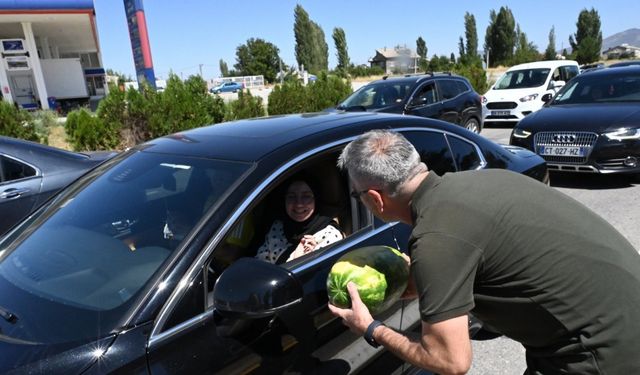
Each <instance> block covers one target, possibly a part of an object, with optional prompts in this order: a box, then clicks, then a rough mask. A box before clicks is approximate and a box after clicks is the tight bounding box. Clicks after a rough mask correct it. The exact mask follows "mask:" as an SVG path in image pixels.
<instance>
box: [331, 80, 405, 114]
mask: <svg viewBox="0 0 640 375" xmlns="http://www.w3.org/2000/svg"><path fill="white" fill-rule="evenodd" d="M413 84H414V82H391V81H380V82H376V83H371V84H368V85H366V86H364V87H362V88H360V89H359V90H357V91H356V92H354V93H353V94H351V95H350V96H349V97H348V98H347V99H345V100H344V102H342V103H341V104H340V107H341V108H343V109H348V108H353V107H364V108H365V109H375V108H381V107H386V106H389V105H392V104H397V103H400V102H402V101H403V100H404V98H405V97H406V96H407V95H408V94H409V93H410V92H411V87H412V86H413Z"/></svg>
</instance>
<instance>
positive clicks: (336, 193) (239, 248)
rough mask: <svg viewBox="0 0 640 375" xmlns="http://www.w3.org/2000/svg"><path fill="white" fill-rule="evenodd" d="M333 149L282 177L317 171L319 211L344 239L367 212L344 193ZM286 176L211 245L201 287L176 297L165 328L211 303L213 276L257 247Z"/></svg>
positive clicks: (366, 223) (368, 220) (367, 219)
mask: <svg viewBox="0 0 640 375" xmlns="http://www.w3.org/2000/svg"><path fill="white" fill-rule="evenodd" d="M338 154H339V152H338V151H332V152H330V153H328V154H326V155H323V156H321V157H320V158H319V159H318V158H315V159H314V160H312V161H307V163H301V164H300V165H298V167H297V168H292V169H291V170H290V171H289V173H288V174H287V176H291V175H294V174H296V173H299V172H301V171H305V172H307V173H316V174H318V175H321V176H323V178H322V181H321V186H320V187H319V188H318V194H319V195H320V196H321V198H320V199H318V201H322V206H323V213H324V214H326V215H330V216H331V217H333V218H334V219H335V220H336V222H337V223H338V225H339V228H340V230H341V231H342V232H343V234H344V236H345V238H348V237H349V236H350V235H353V234H354V233H356V232H359V231H361V230H363V229H364V228H371V224H372V215H371V213H370V212H369V211H368V210H367V209H366V208H365V207H364V205H363V204H362V203H360V202H359V201H356V200H355V199H350V198H349V191H350V190H349V185H348V179H347V177H346V176H345V175H344V174H342V173H341V172H340V171H339V170H338V168H337V166H336V160H337V157H338ZM287 176H283V177H282V178H279V179H278V180H277V181H276V182H274V183H273V184H272V185H271V186H269V187H267V188H265V192H264V193H263V194H261V197H260V198H258V199H257V200H256V202H253V204H251V205H250V207H249V208H248V209H247V211H246V212H245V213H244V214H242V215H241V216H239V218H238V219H237V220H236V222H235V223H234V224H233V225H232V226H231V227H230V229H229V231H228V232H227V233H226V234H225V235H224V237H223V239H222V240H221V241H220V242H219V243H218V244H217V245H216V247H215V249H214V250H213V252H212V256H211V258H210V259H209V260H208V261H207V263H206V266H205V267H204V272H202V273H200V274H199V275H198V279H197V283H198V285H203V289H198V291H195V292H194V291H191V292H190V293H188V294H185V295H184V296H182V299H181V302H179V304H178V305H177V306H176V308H175V309H174V312H173V313H172V314H171V316H170V318H169V319H168V320H167V324H165V325H164V328H165V329H169V328H171V327H172V326H175V325H176V324H178V323H180V322H182V321H185V320H187V319H189V318H191V317H193V316H196V315H197V314H199V313H202V312H204V310H205V309H207V308H209V307H211V306H212V305H213V287H214V285H215V281H216V279H217V278H218V276H219V275H220V274H222V272H223V271H224V270H225V269H226V268H227V267H229V266H230V265H231V264H233V262H235V261H236V260H238V259H240V258H242V257H255V256H256V255H257V250H258V248H259V247H260V245H262V244H263V243H264V241H265V236H266V235H267V234H268V233H269V229H270V227H271V225H272V223H273V221H274V218H276V217H278V213H276V212H278V208H279V207H280V206H284V202H282V201H280V200H277V199H275V197H276V196H279V195H281V194H280V192H281V188H282V187H283V186H282V184H283V183H284V181H286V180H287ZM341 241H344V239H343V240H341ZM341 241H338V242H335V243H333V244H331V245H327V246H326V247H323V248H321V249H318V250H316V251H314V252H311V253H310V254H308V255H305V256H302V257H300V258H297V259H295V260H294V261H293V262H297V263H304V262H305V261H307V260H309V259H313V258H314V257H315V256H317V255H319V254H321V252H322V251H326V250H328V249H330V248H331V247H333V246H335V245H336V244H338V243H340V242H341ZM198 288H199V287H198ZM194 289H195V288H194Z"/></svg>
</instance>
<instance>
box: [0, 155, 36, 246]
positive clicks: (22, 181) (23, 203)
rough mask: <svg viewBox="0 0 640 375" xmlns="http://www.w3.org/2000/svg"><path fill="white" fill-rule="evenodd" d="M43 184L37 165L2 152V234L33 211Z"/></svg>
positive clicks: (0, 189) (0, 159)
mask: <svg viewBox="0 0 640 375" xmlns="http://www.w3.org/2000/svg"><path fill="white" fill-rule="evenodd" d="M41 186H42V175H41V174H40V172H39V171H38V169H37V168H36V167H35V166H31V165H29V164H27V163H26V162H24V161H21V160H18V159H15V158H13V157H9V156H7V155H3V154H0V212H2V214H1V215H0V235H1V234H4V233H5V232H6V231H7V230H9V228H11V227H12V226H13V225H14V224H16V223H17V222H18V221H20V220H21V219H22V218H24V217H26V216H27V215H28V214H29V213H30V212H31V210H32V209H33V208H34V205H35V203H36V201H37V200H38V195H39V194H40V189H41Z"/></svg>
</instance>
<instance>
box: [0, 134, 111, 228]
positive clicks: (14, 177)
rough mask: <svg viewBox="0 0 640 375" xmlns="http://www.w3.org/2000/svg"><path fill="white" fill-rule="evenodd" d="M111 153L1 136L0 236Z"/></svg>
mask: <svg viewBox="0 0 640 375" xmlns="http://www.w3.org/2000/svg"><path fill="white" fill-rule="evenodd" d="M112 155H113V153H110V152H104V153H93V154H91V155H89V154H80V153H75V152H69V151H65V150H61V149H58V148H55V147H49V146H45V145H42V144H39V143H34V142H29V141H24V140H20V139H15V138H10V137H4V136H0V213H1V214H0V235H2V234H3V233H5V232H6V231H7V230H9V228H11V227H12V226H13V225H14V224H16V223H17V222H19V221H20V220H22V219H23V218H24V217H26V216H27V215H28V214H29V213H30V212H31V211H32V210H33V209H35V208H36V207H38V206H39V205H40V204H42V203H43V202H44V201H46V200H47V199H49V197H51V196H52V195H53V194H55V193H57V192H58V191H59V190H60V189H62V188H63V187H65V186H66V185H68V184H69V183H71V182H72V181H73V180H75V179H76V178H78V177H79V176H80V175H82V174H83V173H85V172H86V171H87V170H89V169H91V168H93V167H95V166H96V165H97V164H99V163H101V162H102V161H104V160H105V159H107V158H109V157H111V156H112Z"/></svg>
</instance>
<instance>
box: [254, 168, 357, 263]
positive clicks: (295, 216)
mask: <svg viewBox="0 0 640 375" xmlns="http://www.w3.org/2000/svg"><path fill="white" fill-rule="evenodd" d="M285 186H286V190H285V193H284V214H283V215H281V218H279V219H277V220H275V221H274V222H273V224H272V225H271V229H269V232H267V235H266V236H265V242H264V243H263V244H262V246H260V248H259V249H258V253H257V255H256V257H257V258H258V259H262V260H264V261H267V262H271V263H276V264H281V263H284V262H288V261H290V260H293V259H295V258H298V257H300V256H302V255H304V254H307V253H309V252H312V251H314V250H317V249H319V248H321V247H323V246H327V245H329V244H331V243H334V242H336V241H339V240H341V239H342V238H343V237H344V236H343V234H342V232H341V231H340V229H338V224H337V223H336V222H335V221H334V220H333V219H332V218H330V217H327V216H323V215H321V214H320V213H319V212H318V207H316V201H317V200H316V196H317V189H316V188H315V186H313V184H312V183H311V182H310V180H309V178H308V177H304V176H294V177H293V178H291V179H290V180H289V181H288V183H287V184H285Z"/></svg>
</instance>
